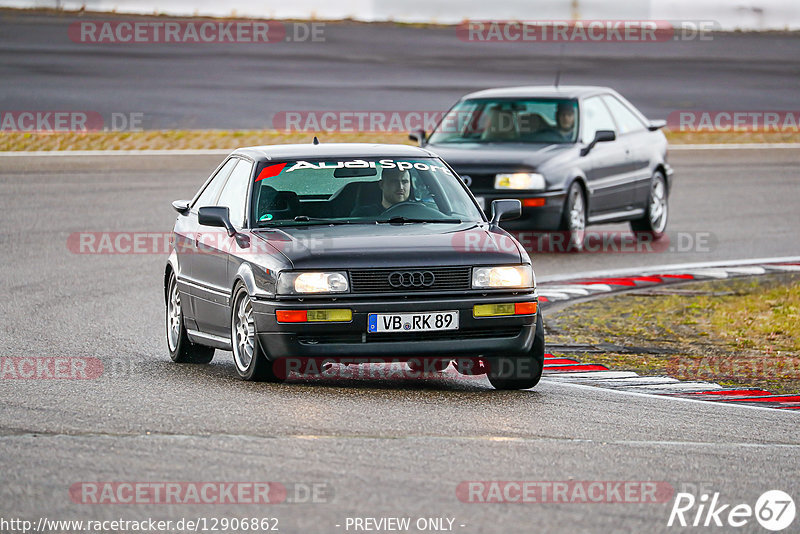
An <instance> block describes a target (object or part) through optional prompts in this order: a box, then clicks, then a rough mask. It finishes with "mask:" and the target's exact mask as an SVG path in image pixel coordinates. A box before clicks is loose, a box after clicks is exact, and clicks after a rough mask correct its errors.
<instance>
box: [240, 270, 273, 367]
mask: <svg viewBox="0 0 800 534" xmlns="http://www.w3.org/2000/svg"><path fill="white" fill-rule="evenodd" d="M231 345H232V349H233V363H234V365H235V366H236V372H237V373H238V374H239V376H240V377H241V378H243V379H244V380H252V381H255V382H263V381H267V382H279V381H280V380H279V379H278V377H276V376H275V373H274V371H273V365H272V364H273V362H271V361H270V360H269V359H267V356H266V354H264V352H263V351H262V350H261V345H260V343H259V342H258V335H257V332H256V323H255V317H254V315H253V301H252V299H251V298H250V295H248V294H247V290H246V289H245V288H244V287H242V286H238V287H237V288H236V290H235V291H234V295H233V307H232V308H231Z"/></svg>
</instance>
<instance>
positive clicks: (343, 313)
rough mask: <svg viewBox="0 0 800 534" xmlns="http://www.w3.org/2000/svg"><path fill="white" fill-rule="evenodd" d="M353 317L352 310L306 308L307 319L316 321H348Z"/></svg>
mask: <svg viewBox="0 0 800 534" xmlns="http://www.w3.org/2000/svg"><path fill="white" fill-rule="evenodd" d="M352 319H353V312H352V310H348V309H339V310H308V320H309V321H311V322H318V321H338V322H348V321H351V320H352Z"/></svg>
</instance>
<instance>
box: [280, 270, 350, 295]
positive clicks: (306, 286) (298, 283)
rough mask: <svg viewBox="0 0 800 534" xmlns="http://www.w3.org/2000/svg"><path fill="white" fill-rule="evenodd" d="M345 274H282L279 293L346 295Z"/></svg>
mask: <svg viewBox="0 0 800 534" xmlns="http://www.w3.org/2000/svg"><path fill="white" fill-rule="evenodd" d="M348 289H349V288H348V284H347V276H346V275H345V273H281V274H280V276H279V277H278V293H280V294H282V295H294V294H297V293H301V294H305V293H346V292H347V290H348Z"/></svg>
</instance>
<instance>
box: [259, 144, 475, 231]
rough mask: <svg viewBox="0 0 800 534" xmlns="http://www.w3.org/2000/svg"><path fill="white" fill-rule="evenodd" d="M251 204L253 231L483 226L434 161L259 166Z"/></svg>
mask: <svg viewBox="0 0 800 534" xmlns="http://www.w3.org/2000/svg"><path fill="white" fill-rule="evenodd" d="M252 199H253V204H252V206H251V213H252V214H253V221H254V226H255V227H268V226H290V225H311V224H359V223H360V224H378V223H423V222H441V223H458V222H481V221H483V220H484V219H483V215H482V213H481V212H480V211H479V209H478V207H477V206H476V205H475V203H474V202H473V200H472V199H471V198H470V196H469V195H468V193H467V192H466V191H465V189H464V186H463V185H462V183H461V182H460V180H459V179H458V178H456V177H455V176H454V175H453V173H452V172H451V171H450V169H449V168H448V167H447V166H446V165H445V164H444V162H442V161H441V160H439V159H437V158H420V159H391V158H365V159H341V160H324V161H321V160H296V161H288V162H281V163H275V162H268V163H262V164H259V167H258V169H256V174H255V183H254V185H253V195H252Z"/></svg>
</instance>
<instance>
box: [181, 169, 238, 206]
mask: <svg viewBox="0 0 800 534" xmlns="http://www.w3.org/2000/svg"><path fill="white" fill-rule="evenodd" d="M237 161H239V160H238V159H237V158H231V159H229V160H228V161H226V162H225V165H223V166H222V168H221V169H220V170H219V172H217V174H215V175H214V178H212V179H211V182H209V184H208V185H207V186H206V188H205V189H204V190H203V192H202V193H201V194H200V196H199V197H197V200H196V201H195V202H194V204H192V207H193V208H201V207H203V206H213V205H214V199H215V198H217V193H219V190H220V189H222V186H223V185H224V184H225V178H227V177H228V175H229V174H230V173H231V169H233V166H234V165H236V162H237Z"/></svg>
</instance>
